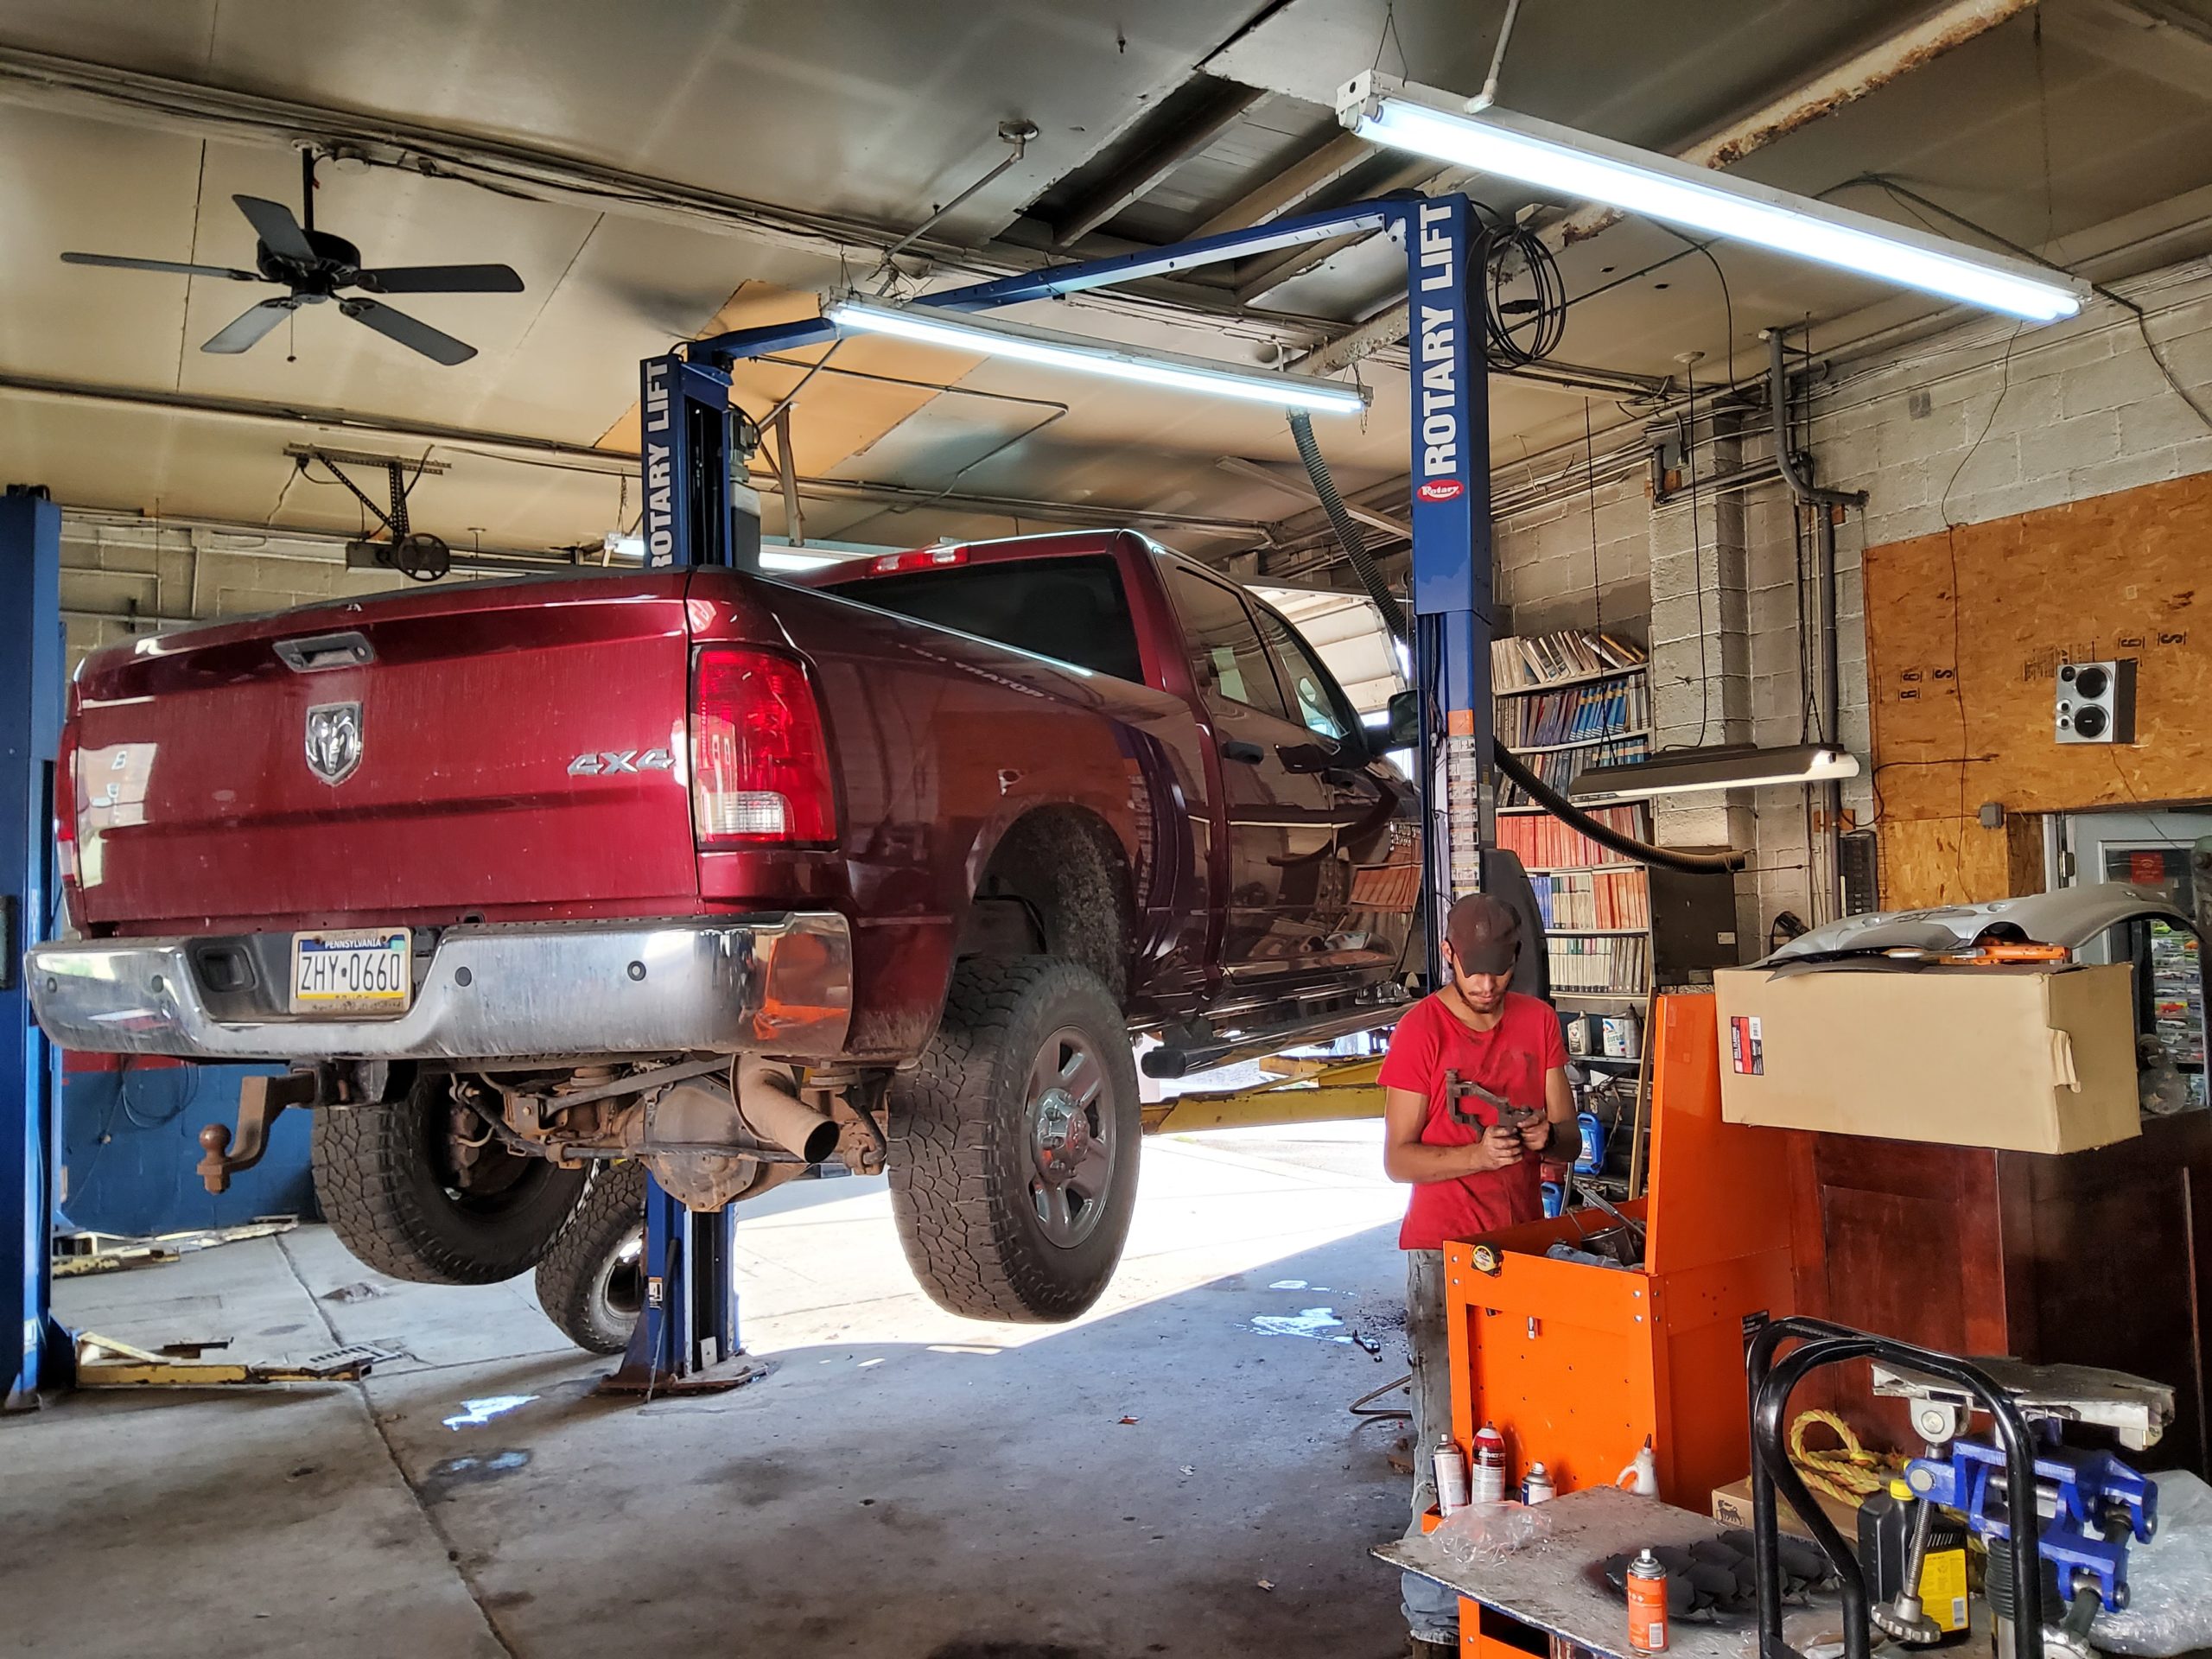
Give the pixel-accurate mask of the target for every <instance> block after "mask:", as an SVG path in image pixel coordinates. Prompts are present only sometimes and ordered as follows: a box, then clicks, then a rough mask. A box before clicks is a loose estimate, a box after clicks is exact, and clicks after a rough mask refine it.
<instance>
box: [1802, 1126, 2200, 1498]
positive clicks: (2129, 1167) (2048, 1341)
mask: <svg viewBox="0 0 2212 1659" xmlns="http://www.w3.org/2000/svg"><path fill="white" fill-rule="evenodd" d="M1788 1133H1789V1139H1790V1147H1789V1170H1790V1183H1791V1193H1790V1229H1791V1242H1792V1249H1793V1253H1794V1255H1795V1258H1796V1280H1797V1311H1798V1312H1799V1313H1807V1314H1811V1315H1813V1316H1814V1317H1815V1318H1819V1319H1834V1320H1835V1321H1836V1322H1837V1323H1838V1324H1840V1325H1856V1326H1859V1327H1860V1328H1861V1329H1864V1330H1869V1331H1878V1332H1882V1333H1883V1334H1885V1335H1887V1336H1894V1337H1901V1338H1904V1339H1905V1340H1906V1341H1908V1342H1916V1343H1919V1344H1923V1345H1924V1346H1926V1347H1930V1348H1937V1349H1942V1350H1943V1351H1946V1352H1948V1353H1955V1354H1967V1355H1974V1354H2013V1355H2017V1356H2018V1357H2020V1358H2022V1359H2025V1360H2030V1361H2033V1362H2036V1363H2043V1364H2059V1363H2073V1364H2081V1365H2103V1366H2109V1367H2111V1368H2113V1370H2122V1371H2130V1372H2133V1373H2134V1374H2136V1375H2137V1376H2147V1377H2150V1378H2152V1379H2153V1380H2154V1381H2157V1382H2160V1383H2168V1384H2171V1386H2172V1388H2173V1390H2174V1401H2175V1421H2174V1427H2173V1428H2172V1429H2171V1431H2170V1432H2169V1433H2168V1434H2167V1436H2166V1438H2165V1440H2164V1441H2163V1442H2161V1443H2160V1444H2159V1445H2158V1446H2155V1447H2153V1448H2152V1450H2151V1451H2150V1452H2147V1453H2145V1454H2142V1455H2141V1456H2140V1457H2139V1458H2135V1457H2133V1456H2131V1459H2130V1460H2131V1461H2136V1462H2139V1463H2140V1464H2141V1465H2143V1466H2145V1467H2148V1468H2154V1469H2158V1468H2186V1469H2190V1470H2193V1471H2195V1472H2196V1473H2197V1474H2199V1475H2206V1476H2212V1419H2208V1415H2207V1410H2206V1406H2207V1398H2206V1389H2207V1381H2208V1379H2207V1377H2206V1375H2205V1332H2206V1327H2207V1325H2208V1323H2212V1113H2209V1112H2202V1111H2197V1112H2190V1113H2185V1114H2183V1115H2182V1116H2178V1117H2170V1118H2152V1119H2150V1120H2147V1121H2146V1122H2145V1124H2144V1126H2143V1134H2142V1135H2141V1137H2140V1138H2139V1139H2137V1140H2133V1141H2120V1143H2119V1144H2117V1145H2115V1146H2110V1147H2099V1148H2097V1149H2096V1150H2094V1151H2092V1152H2077V1153H2070V1154H2064V1155H2059V1156H2053V1155H2047V1154H2038V1153H2024V1152H1993V1151H1988V1150H1985V1149H1981V1148H1976V1147H1936V1146H1920V1145H1916V1144H1913V1143H1910V1142H1907V1141H1874V1140H1865V1139H1860V1138H1859V1137H1857V1136H1852V1135H1812V1134H1807V1133H1804V1132H1802V1131H1789V1132H1788ZM1799 1403H1801V1404H1803V1405H1810V1404H1815V1403H1825V1404H1829V1405H1832V1406H1834V1408H1837V1409H1839V1410H1840V1411H1841V1412H1842V1414H1843V1415H1844V1416H1845V1418H1846V1419H1847V1421H1850V1422H1851V1423H1852V1424H1853V1427H1856V1428H1858V1429H1859V1432H1860V1433H1862V1434H1865V1435H1867V1436H1869V1437H1870V1439H1871V1440H1873V1441H1875V1442H1878V1443H1881V1444H1886V1445H1891V1446H1903V1445H1904V1443H1905V1441H1906V1439H1907V1431H1906V1423H1905V1418H1904V1412H1903V1410H1902V1409H1901V1408H1897V1405H1896V1403H1895V1402H1886V1401H1885V1402H1880V1403H1879V1404H1877V1402H1875V1401H1874V1400H1873V1398H1872V1394H1871V1392H1870V1389H1869V1386H1868V1383H1867V1381H1866V1373H1865V1368H1863V1367H1859V1366H1847V1367H1840V1368H1836V1369H1834V1370H1828V1371H1826V1372H1823V1373H1821V1374H1819V1375H1817V1376H1815V1377H1814V1378H1813V1379H1811V1380H1810V1381H1808V1383H1807V1384H1806V1386H1805V1388H1804V1389H1801V1390H1800V1391H1799ZM1910 1449H1917V1448H1910Z"/></svg>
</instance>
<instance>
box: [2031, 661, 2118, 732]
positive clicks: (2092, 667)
mask: <svg viewBox="0 0 2212 1659" xmlns="http://www.w3.org/2000/svg"><path fill="white" fill-rule="evenodd" d="M2051 722H2052V725H2051V734H2052V735H2053V736H2054V737H2056V739H2057V740H2058V741H2060V742H2061V743H2133V741H2135V659H2134V658H2133V657H2121V658H2115V659H2113V661H2110V662H2103V663H2061V664H2059V665H2058V674H2057V677H2056V691H2055V693H2054V695H2053V697H2052V708H2051Z"/></svg>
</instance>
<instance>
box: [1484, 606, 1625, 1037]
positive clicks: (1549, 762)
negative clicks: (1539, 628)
mask: <svg viewBox="0 0 2212 1659" xmlns="http://www.w3.org/2000/svg"><path fill="white" fill-rule="evenodd" d="M1491 696H1492V700H1493V706H1494V710H1495V716H1496V721H1497V735H1498V739H1499V741H1501V742H1503V744H1504V745H1505V746H1506V747H1508V748H1510V749H1511V750H1512V751H1513V753H1515V754H1516V755H1517V756H1519V757H1520V759H1521V760H1522V764H1523V765H1525V766H1528V767H1529V770H1531V771H1532V772H1535V774H1536V775H1537V776H1538V777H1539V778H1541V779H1543V780H1544V781H1545V782H1546V783H1547V784H1549V785H1551V786H1552V787H1553V788H1554V789H1557V790H1561V791H1564V790H1565V789H1566V788H1567V785H1568V784H1570V783H1572V782H1573V779H1574V777H1575V775H1576V774H1577V773H1578V772H1581V771H1582V769H1583V768H1584V767H1586V766H1595V765H1599V764H1602V763H1605V762H1607V761H1615V760H1648V759H1649V757H1650V753H1651V676H1650V669H1649V664H1647V663H1646V662H1645V660H1644V654H1643V647H1641V646H1639V645H1635V644H1633V643H1631V642H1630V641H1628V640H1624V639H1621V638H1619V637H1618V636H1617V635H1614V634H1609V633H1601V632H1596V631H1593V630H1589V629H1566V630H1562V631H1560V632H1556V633H1547V634H1535V635H1527V636H1519V637H1514V638H1508V639H1497V640H1494V641H1492V642H1491ZM1647 810H1648V809H1647V808H1645V807H1644V806H1643V805H1641V804H1627V805H1621V806H1608V807H1599V808H1596V809H1594V810H1592V813H1591V816H1592V817H1595V818H1596V819H1598V820H1599V822H1600V823H1605V824H1606V825H1608V826H1609V827H1611V828H1612V829H1619V830H1621V831H1623V832H1624V833H1625V834H1628V835H1630V836H1635V837H1637V839H1638V840H1646V839H1649V835H1650V826H1649V823H1648V822H1647V819H1646V813H1647ZM1498 814H1499V822H1498V833H1497V838H1498V843H1499V844H1500V845H1501V846H1503V847H1506V848H1509V849H1511V850H1512V851H1514V852H1516V853H1517V854H1519V855H1520V856H1521V862H1522V867H1523V868H1526V869H1527V870H1528V872H1529V880H1530V882H1531V883H1532V884H1533V885H1534V886H1535V892H1536V905H1537V908H1538V910H1539V911H1540V912H1541V913H1542V915H1543V918H1544V929H1545V932H1546V934H1547V936H1548V945H1549V950H1550V953H1551V964H1550V965H1551V978H1552V985H1553V988H1554V991H1555V992H1557V993H1558V994H1559V995H1560V996H1561V997H1567V998H1572V999H1574V1000H1577V1001H1581V1000H1589V1001H1616V1002H1618V1003H1619V1004H1621V1005H1623V1006H1624V1007H1625V1006H1629V1005H1632V1004H1634V1003H1637V1002H1641V1001H1643V999H1644V998H1645V997H1646V996H1648V995H1649V993H1650V988H1651V887H1650V873H1649V871H1648V870H1646V869H1645V868H1644V867H1643V865H1642V864H1640V863H1637V862H1635V861H1630V860H1624V859H1623V858H1622V857H1621V856H1620V855H1619V854H1618V853H1615V852H1613V851H1611V849H1607V848H1605V847H1601V846H1599V844H1598V843H1597V842H1594V841H1592V840H1591V839H1590V838H1589V837H1588V836H1585V835H1584V834H1582V833H1581V831H1580V830H1578V829H1572V828H1570V827H1569V826H1568V825H1567V824H1565V823H1560V821H1559V820H1557V819H1556V818H1554V817H1551V816H1550V815H1549V814H1548V813H1547V812H1545V811H1544V810H1543V809H1542V808H1541V807H1540V806H1537V805H1535V804H1533V803H1531V802H1530V801H1529V799H1528V798H1527V797H1526V796H1525V795H1524V794H1523V793H1522V791H1521V790H1520V788H1519V787H1518V786H1517V785H1511V784H1508V785H1506V786H1505V788H1504V790H1503V792H1502V793H1501V795H1500V797H1499V800H1498ZM1599 1011H1600V1012H1602V1011H1603V1010H1602V1009H1601V1010H1599Z"/></svg>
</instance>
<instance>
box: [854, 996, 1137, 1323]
mask: <svg viewBox="0 0 2212 1659" xmlns="http://www.w3.org/2000/svg"><path fill="white" fill-rule="evenodd" d="M889 1105H890V1125H889V1128H890V1140H891V1157H890V1173H891V1208H892V1214H893V1216H894V1217H896V1218H897V1221H898V1224H899V1243H901V1244H902V1245H903V1246H904V1247H905V1249H906V1260H907V1262H908V1264H909V1265H910V1266H912V1268H913V1270H914V1276H915V1278H917V1279H918V1280H919V1281H921V1285H922V1288H923V1289H924V1290H925V1291H927V1292H928V1293H929V1294H930V1298H931V1300H933V1301H935V1302H936V1303H937V1304H938V1306H940V1307H944V1308H945V1309H947V1310H949V1311H950V1312H951V1313H961V1314H965V1315H967V1316H968V1317H969V1318H970V1319H999V1320H1010V1321H1019V1322H1025V1323H1053V1322H1058V1321H1061V1320H1065V1319H1073V1318H1075V1316H1076V1315H1077V1314H1078V1313H1082V1312H1083V1311H1084V1309H1085V1308H1087V1307H1089V1306H1090V1305H1091V1303H1092V1302H1094V1301H1096V1300H1097V1299H1098V1295H1099V1293H1100V1292H1101V1291H1103V1290H1104V1289H1105V1287H1106V1282H1107V1281H1108V1280H1109V1279H1110V1278H1111V1277H1112V1276H1113V1272H1114V1267H1115V1264H1116V1262H1118V1261H1119V1260H1120V1259H1121V1255H1122V1241H1123V1240H1124V1239H1126V1238H1127V1237H1128V1230H1129V1217H1130V1215H1131V1213H1132V1211H1134V1209H1135V1205H1136V1187H1137V1146H1138V1141H1139V1137H1140V1135H1141V1131H1142V1123H1141V1118H1140V1116H1139V1110H1138V1099H1137V1079H1136V1063H1135V1058H1133V1057H1132V1055H1131V1053H1130V1050H1129V1040H1128V1031H1127V1028H1126V1027H1125V1025H1124V1024H1123V1021H1122V1011H1121V1008H1120V1007H1118V1006H1117V1005H1116V1002H1115V1001H1114V999H1113V997H1112V996H1111V995H1109V993H1108V991H1107V989H1106V987H1105V986H1104V985H1103V984H1102V983H1100V982H1099V980H1098V978H1097V976H1096V975H1094V974H1092V973H1090V972H1089V971H1088V970H1087V969H1083V968H1080V967H1077V965H1076V964H1075V963H1071V962H1066V961H1063V960H1060V959H1059V958H1057V957H1016V958H1014V959H1013V960H1011V961H996V960H992V959H989V958H971V959H970V960H969V961H966V962H963V963H960V964H959V965H958V966H957V967H956V968H955V969H954V970H953V976H952V988H951V992H950V995H949V996H948V997H947V999H946V1001H945V1009H944V1020H943V1022H942V1023H941V1024H940V1025H939V1027H938V1033H937V1036H936V1037H935V1038H934V1039H932V1040H931V1044H930V1046H929V1048H928V1049H927V1050H926V1051H925V1052H924V1054H923V1056H922V1058H921V1060H920V1062H919V1063H918V1065H915V1066H914V1067H913V1068H912V1069H911V1070H909V1071H902V1072H900V1073H899V1075H898V1077H896V1078H895V1079H894V1081H893V1084H892V1087H891V1094H890V1102H889Z"/></svg>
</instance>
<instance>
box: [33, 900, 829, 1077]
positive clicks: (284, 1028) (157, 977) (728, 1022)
mask: <svg viewBox="0 0 2212 1659" xmlns="http://www.w3.org/2000/svg"><path fill="white" fill-rule="evenodd" d="M194 943H195V942H194V940H191V939H186V938H161V939H118V940H113V941H88V942H84V943H79V944H44V945H40V946H38V947H36V948H35V949H34V950H31V951H29V953H28V954H27V955H26V956H25V957H24V971H25V974H26V976H27V983H28V985H29V990H30V996H31V1007H32V1009H33V1011H34V1013H35V1014H36V1015H37V1017H38V1022H39V1024H40V1025H41V1027H44V1028H45V1030H46V1033H47V1035H48V1036H49V1037H51V1038H52V1039H54V1041H55V1042H56V1043H58V1044H60V1046H62V1047H64V1048H73V1049H78V1050H80V1051H84V1052H92V1053H107V1054H168V1055H174V1056H176V1057H178V1058H185V1059H195V1060H291V1059H335V1058H359V1059H393V1060H401V1059H410V1060H425V1059H446V1060H497V1059H521V1058H534V1057H538V1056H556V1055H584V1054H655V1053H668V1052H680V1051H684V1050H693V1049H703V1050H708V1051H721V1052H732V1053H737V1052H744V1053H763V1054H771V1055H776V1056H779V1057H790V1058H800V1059H804V1058H823V1059H827V1058H834V1057H835V1056H836V1055H837V1053H838V1052H840V1051H841V1049H842V1046H843V1044H844V1041H845V1033H846V1029H847V1027H848V1026H849V1023H850V1020H851V1016H852V984H853V975H852V940H851V935H850V933H849V930H848V928H847V925H846V922H845V918H843V917H842V916H839V915H836V914H835V913H829V912H824V913H798V912H792V913H784V914H776V915H766V916H739V917H716V918H678V919H674V920H669V921H657V920H648V921H637V920H627V919H626V920H623V921H619V922H564V923H552V924H546V925H536V924H519V925H517V924H482V925H459V926H454V927H449V928H447V929H446V930H445V931H443V932H442V934H441V935H440V936H439V938H438V940H437V944H436V945H435V949H433V950H431V951H430V952H429V955H428V957H427V965H424V964H425V960H426V959H425V958H423V957H421V956H419V955H418V957H417V963H418V969H417V974H416V988H415V995H414V1002H413V1005H412V1006H411V1007H410V1008H409V1009H408V1011H407V1012H406V1013H405V1014H399V1015H397V1016H394V1017H391V1018H385V1019H364V1018H359V1017H341V1018H327V1017H321V1018H318V1017H294V1018H284V1017H277V1016H275V1015H257V1016H256V1017H252V1018H246V1019H240V1018H235V1017H232V1018H223V1019H219V1018H217V1017H216V1015H215V1014H213V1013H211V1012H210V1010H209V1008H208V1006H207V996H206V995H205V994H204V992H203V989H202V987H201V985H200V981H199V978H198V976H196V975H195V973H194V969H193V957H192V947H193V945H194Z"/></svg>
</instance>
